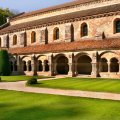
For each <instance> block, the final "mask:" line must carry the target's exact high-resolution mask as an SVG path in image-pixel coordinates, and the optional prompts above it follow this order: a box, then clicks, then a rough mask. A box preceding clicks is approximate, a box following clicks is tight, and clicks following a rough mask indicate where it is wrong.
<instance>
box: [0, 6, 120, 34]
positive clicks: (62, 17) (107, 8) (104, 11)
mask: <svg viewBox="0 0 120 120" xmlns="http://www.w3.org/2000/svg"><path fill="white" fill-rule="evenodd" d="M113 12H120V4H115V5H110V6H105V7H99V8H94V9H90V10H83V11H79V12H73V13H69V14H63V15H58V16H54V17H49V18H44V19H40V20H35V21H32V22H26V23H21V24H17V25H12V26H8V27H6V28H4V29H1V30H0V34H4V33H9V32H14V31H17V30H19V29H24V28H31V27H34V26H39V25H46V24H49V23H55V22H58V21H64V20H70V19H75V18H83V17H87V16H94V15H101V14H107V13H113Z"/></svg>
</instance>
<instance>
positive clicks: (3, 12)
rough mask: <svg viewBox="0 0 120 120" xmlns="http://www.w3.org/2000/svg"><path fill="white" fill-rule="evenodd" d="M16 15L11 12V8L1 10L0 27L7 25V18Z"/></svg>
mask: <svg viewBox="0 0 120 120" xmlns="http://www.w3.org/2000/svg"><path fill="white" fill-rule="evenodd" d="M13 15H15V14H14V12H13V11H11V10H9V8H6V9H2V8H0V25H2V24H4V23H6V18H7V17H11V16H13Z"/></svg>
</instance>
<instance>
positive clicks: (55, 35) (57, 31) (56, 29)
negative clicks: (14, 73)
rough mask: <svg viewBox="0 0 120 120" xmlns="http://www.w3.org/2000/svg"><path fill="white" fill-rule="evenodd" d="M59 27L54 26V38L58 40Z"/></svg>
mask: <svg viewBox="0 0 120 120" xmlns="http://www.w3.org/2000/svg"><path fill="white" fill-rule="evenodd" d="M59 34H60V33H59V28H54V31H53V39H54V40H57V39H59Z"/></svg>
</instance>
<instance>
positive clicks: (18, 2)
mask: <svg viewBox="0 0 120 120" xmlns="http://www.w3.org/2000/svg"><path fill="white" fill-rule="evenodd" d="M70 1H72V0H0V7H1V8H10V9H12V10H17V11H19V12H29V11H33V10H38V9H41V8H46V7H48V6H53V5H57V4H62V3H65V2H70Z"/></svg>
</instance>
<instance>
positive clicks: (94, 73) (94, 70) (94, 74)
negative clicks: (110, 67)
mask: <svg viewBox="0 0 120 120" xmlns="http://www.w3.org/2000/svg"><path fill="white" fill-rule="evenodd" d="M98 70H99V68H98V62H97V53H93V56H92V74H91V75H92V77H97V76H98Z"/></svg>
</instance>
